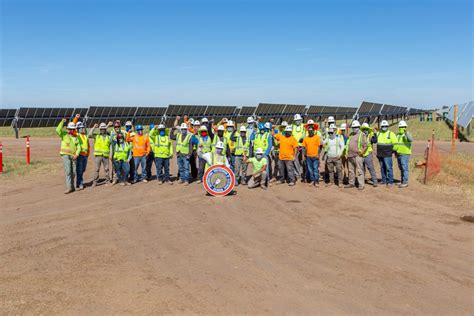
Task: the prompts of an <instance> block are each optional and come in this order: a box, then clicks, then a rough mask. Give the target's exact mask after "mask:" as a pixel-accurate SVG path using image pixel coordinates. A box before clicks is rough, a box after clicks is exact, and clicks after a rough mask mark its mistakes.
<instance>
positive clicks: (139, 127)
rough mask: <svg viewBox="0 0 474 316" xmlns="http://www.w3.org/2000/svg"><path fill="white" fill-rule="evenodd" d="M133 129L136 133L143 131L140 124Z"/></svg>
mask: <svg viewBox="0 0 474 316" xmlns="http://www.w3.org/2000/svg"><path fill="white" fill-rule="evenodd" d="M135 129H136V130H137V131H143V126H141V125H140V124H138V125H137V126H135Z"/></svg>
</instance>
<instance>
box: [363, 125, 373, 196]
mask: <svg viewBox="0 0 474 316" xmlns="http://www.w3.org/2000/svg"><path fill="white" fill-rule="evenodd" d="M360 130H361V131H362V133H364V134H365V135H366V136H367V146H368V148H367V151H366V152H365V154H364V166H365V167H366V168H367V169H368V170H369V173H370V177H371V178H372V185H373V186H374V187H377V173H376V172H375V167H374V161H373V157H372V151H373V144H376V143H377V137H376V136H375V134H374V132H373V130H372V128H370V126H369V124H367V123H363V124H362V126H361V127H360ZM364 173H365V168H364Z"/></svg>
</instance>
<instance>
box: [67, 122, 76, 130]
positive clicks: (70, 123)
mask: <svg viewBox="0 0 474 316" xmlns="http://www.w3.org/2000/svg"><path fill="white" fill-rule="evenodd" d="M67 129H76V124H75V123H74V122H69V123H67Z"/></svg>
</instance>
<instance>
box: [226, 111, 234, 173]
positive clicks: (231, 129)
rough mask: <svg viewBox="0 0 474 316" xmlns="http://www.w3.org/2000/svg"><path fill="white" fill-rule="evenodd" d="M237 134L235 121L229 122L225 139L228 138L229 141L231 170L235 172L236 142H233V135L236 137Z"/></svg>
mask: <svg viewBox="0 0 474 316" xmlns="http://www.w3.org/2000/svg"><path fill="white" fill-rule="evenodd" d="M235 132H236V130H235V124H234V122H233V121H231V120H229V121H227V126H226V130H225V132H224V137H225V138H226V141H227V146H228V147H229V157H228V158H229V163H230V169H231V170H232V171H233V172H235V157H234V155H235V142H234V141H232V137H231V136H232V135H234V134H235Z"/></svg>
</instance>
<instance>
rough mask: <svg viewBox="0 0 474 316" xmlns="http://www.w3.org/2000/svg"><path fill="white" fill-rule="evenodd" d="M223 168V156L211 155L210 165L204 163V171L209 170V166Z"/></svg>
mask: <svg viewBox="0 0 474 316" xmlns="http://www.w3.org/2000/svg"><path fill="white" fill-rule="evenodd" d="M216 165H219V166H225V155H218V154H216V153H211V165H209V164H208V163H207V162H206V167H205V169H206V170H207V169H209V167H211V166H216Z"/></svg>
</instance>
